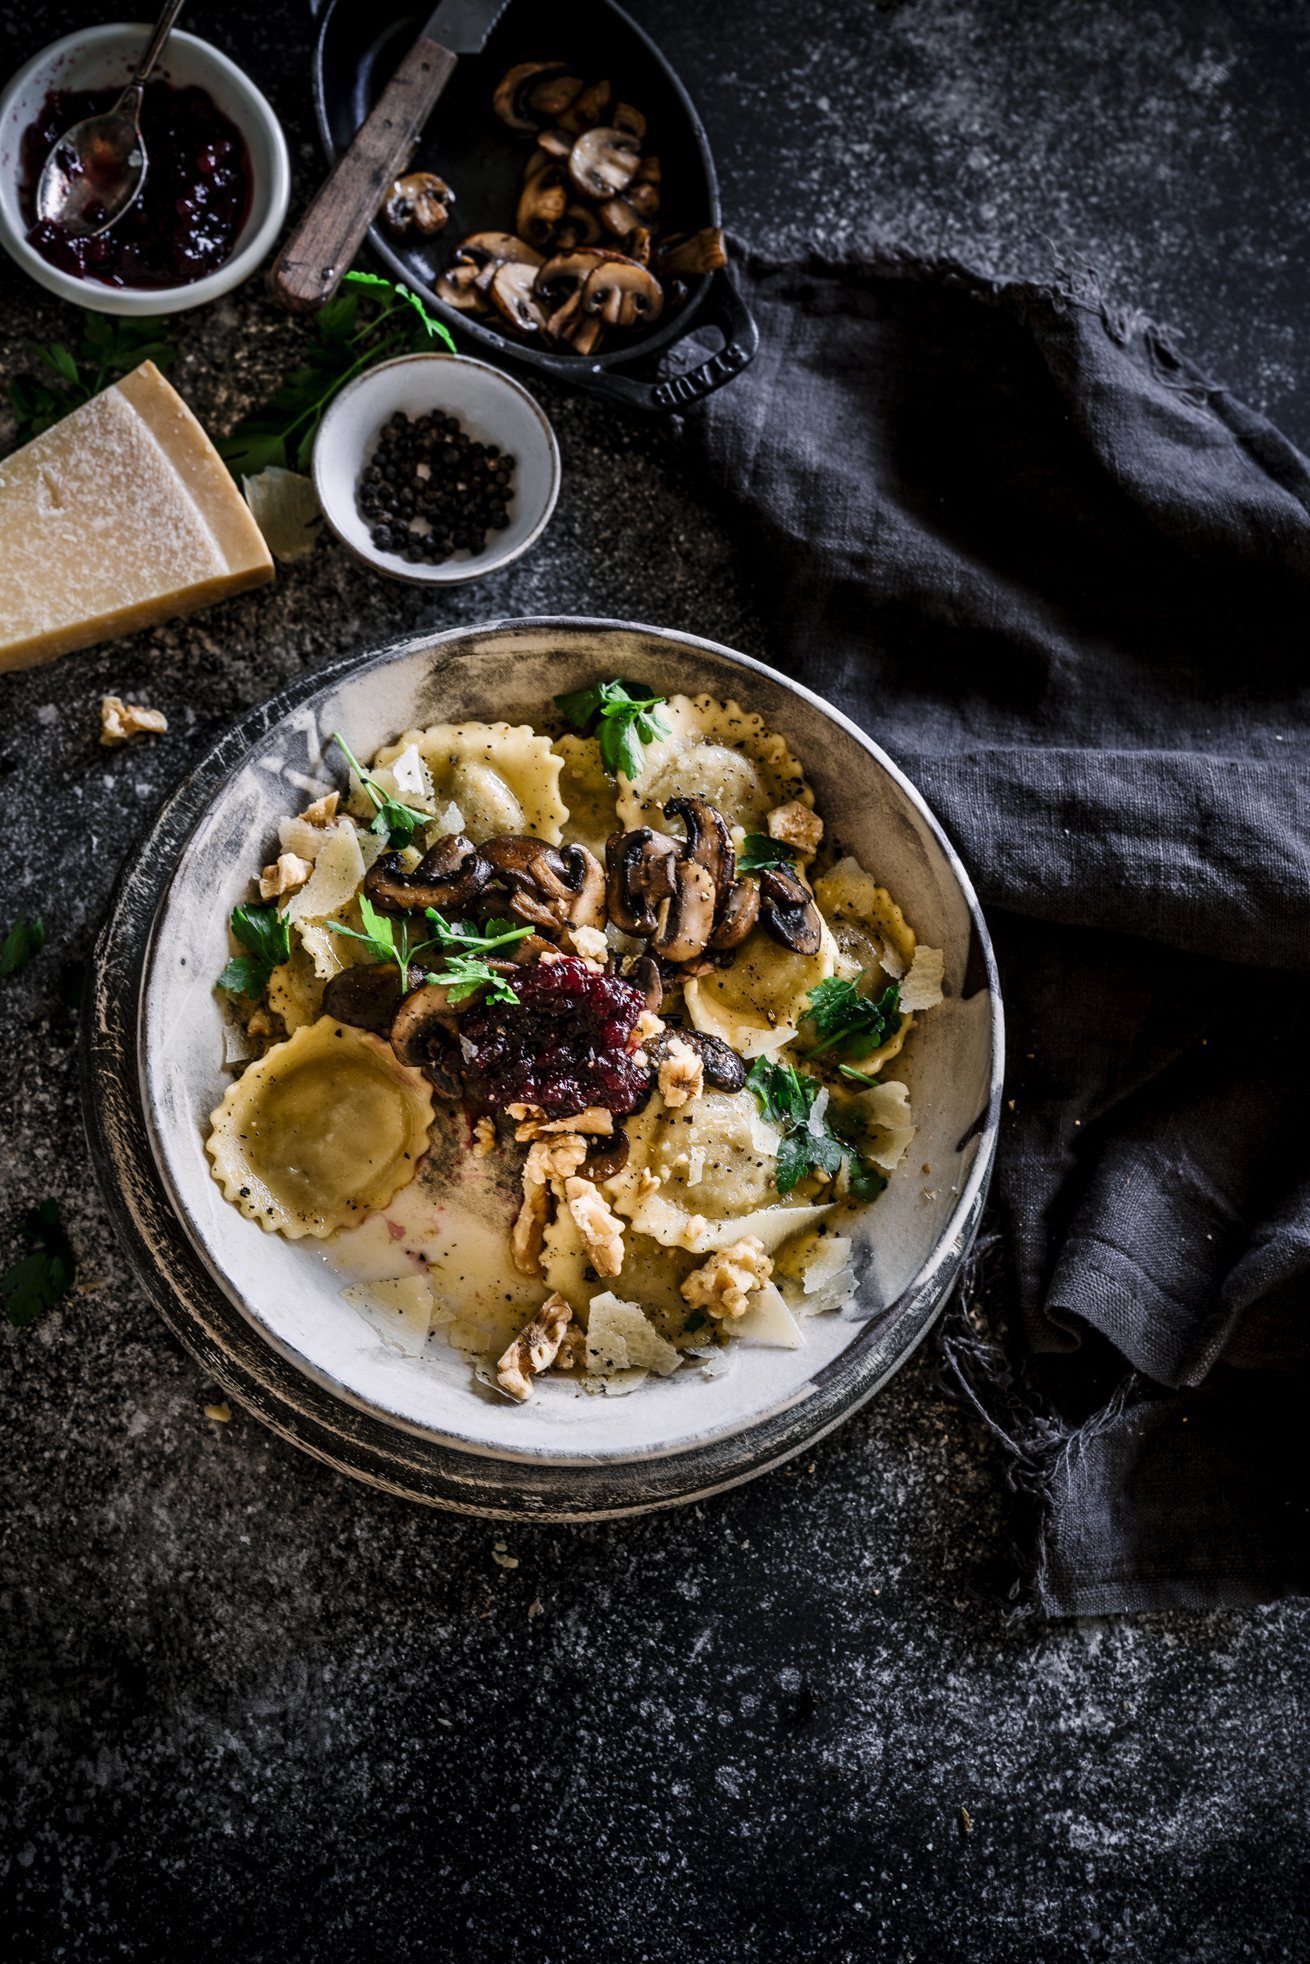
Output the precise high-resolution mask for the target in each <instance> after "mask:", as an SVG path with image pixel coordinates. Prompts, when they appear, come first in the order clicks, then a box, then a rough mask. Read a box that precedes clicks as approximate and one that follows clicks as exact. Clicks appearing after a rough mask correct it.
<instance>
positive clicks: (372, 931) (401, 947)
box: [325, 893, 432, 986]
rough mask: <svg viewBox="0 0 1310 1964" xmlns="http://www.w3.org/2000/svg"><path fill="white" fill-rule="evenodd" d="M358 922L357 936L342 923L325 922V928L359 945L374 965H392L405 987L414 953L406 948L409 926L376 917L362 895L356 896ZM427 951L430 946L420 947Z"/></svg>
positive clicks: (364, 894)
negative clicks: (360, 927)
mask: <svg viewBox="0 0 1310 1964" xmlns="http://www.w3.org/2000/svg"><path fill="white" fill-rule="evenodd" d="M359 918H360V919H361V920H362V921H363V923H364V932H363V933H362V934H361V933H360V931H359V929H358V928H357V927H347V926H346V924H345V922H344V921H327V922H326V923H325V926H326V927H327V929H328V932H329V933H331V934H344V935H346V936H347V937H348V938H349V939H350V940H351V941H362V942H363V944H364V946H365V947H366V948H367V949H368V951H369V954H370V955H371V956H372V957H373V960H374V961H375V962H394V963H395V964H396V967H397V968H398V969H399V970H400V975H401V980H402V982H404V983H405V984H406V986H408V980H409V965H410V962H411V961H412V960H413V958H414V955H415V953H417V952H418V951H417V950H416V949H414V950H412V949H411V948H410V945H409V923H408V922H407V921H405V920H399V921H393V920H392V919H391V918H390V917H389V916H388V915H386V914H379V912H378V910H377V908H376V907H375V906H374V905H373V902H372V901H371V900H370V899H369V897H368V895H367V894H366V893H361V894H360V896H359ZM421 945H422V946H423V947H430V946H431V945H432V944H431V943H430V942H424V943H422V944H421Z"/></svg>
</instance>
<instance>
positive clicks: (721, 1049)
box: [646, 1024, 746, 1091]
mask: <svg viewBox="0 0 1310 1964" xmlns="http://www.w3.org/2000/svg"><path fill="white" fill-rule="evenodd" d="M675 1043H685V1044H686V1046H687V1048H688V1049H689V1050H694V1051H695V1052H696V1054H697V1056H698V1057H699V1058H700V1060H701V1063H702V1065H703V1066H704V1070H705V1082H706V1084H711V1085H713V1087H714V1089H715V1090H716V1091H740V1090H741V1088H742V1086H743V1084H745V1082H746V1066H745V1064H744V1063H743V1062H742V1060H741V1058H740V1057H739V1056H738V1055H737V1053H736V1051H735V1050H734V1049H733V1048H732V1047H731V1045H730V1044H726V1043H724V1041H723V1039H722V1038H721V1037H712V1036H708V1035H706V1034H705V1032H704V1031H702V1030H684V1029H683V1028H681V1026H680V1025H678V1024H670V1025H669V1027H668V1028H667V1029H665V1030H661V1031H660V1033H659V1035H658V1036H655V1037H652V1038H651V1040H650V1042H649V1043H648V1044H647V1045H646V1055H647V1056H648V1057H649V1058H650V1061H651V1063H652V1064H653V1065H654V1066H655V1068H656V1070H658V1069H659V1067H660V1064H661V1063H662V1062H663V1060H664V1058H665V1056H666V1055H667V1054H668V1051H669V1049H670V1048H671V1046H672V1045H673V1044H675Z"/></svg>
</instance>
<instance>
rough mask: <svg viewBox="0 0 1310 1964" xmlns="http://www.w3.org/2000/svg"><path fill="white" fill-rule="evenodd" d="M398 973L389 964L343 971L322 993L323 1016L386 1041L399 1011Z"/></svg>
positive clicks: (332, 978) (361, 965)
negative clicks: (369, 1032) (366, 1031)
mask: <svg viewBox="0 0 1310 1964" xmlns="http://www.w3.org/2000/svg"><path fill="white" fill-rule="evenodd" d="M400 995H401V989H400V971H399V969H396V968H393V967H392V966H391V965H390V963H388V964H387V965H386V967H381V966H379V967H376V968H370V967H367V966H366V965H365V964H363V963H361V964H360V965H359V966H358V967H357V968H343V969H341V970H340V971H339V973H338V974H336V975H334V976H332V977H331V979H330V980H329V982H328V985H327V987H326V988H325V989H324V991H323V1014H324V1015H325V1016H330V1017H332V1018H333V1020H334V1021H335V1022H337V1023H349V1024H350V1026H351V1028H352V1029H356V1030H371V1031H372V1032H373V1034H374V1036H377V1037H385V1036H389V1035H390V1033H391V1025H392V1023H393V1022H394V1020H395V1015H396V1011H397V1010H398V1009H399V1007H400Z"/></svg>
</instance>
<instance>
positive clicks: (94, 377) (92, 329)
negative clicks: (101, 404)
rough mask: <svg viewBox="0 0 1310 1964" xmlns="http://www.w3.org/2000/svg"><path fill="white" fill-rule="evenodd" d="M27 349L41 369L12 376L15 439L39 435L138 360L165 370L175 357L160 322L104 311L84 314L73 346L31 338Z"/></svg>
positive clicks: (175, 352)
mask: <svg viewBox="0 0 1310 1964" xmlns="http://www.w3.org/2000/svg"><path fill="white" fill-rule="evenodd" d="M31 348H32V353H33V355H34V357H35V358H36V360H37V362H38V363H39V364H40V369H41V371H42V372H39V373H34V372H28V373H25V374H22V375H15V376H14V377H13V378H12V380H11V381H10V383H9V406H10V408H11V409H12V410H13V412H14V416H15V418H16V420H17V423H18V441H19V442H20V443H27V442H29V441H30V440H31V438H32V437H34V436H40V435H41V433H42V431H43V430H48V429H49V428H50V427H51V425H52V424H54V423H58V422H59V421H60V420H61V419H62V418H63V417H65V416H67V414H68V412H69V410H70V409H78V408H80V407H81V405H82V404H83V403H84V402H89V401H90V400H91V398H92V396H96V395H99V393H100V391H101V390H102V389H107V388H108V387H109V385H110V383H111V382H116V381H117V380H118V378H119V376H120V375H126V374H127V372H128V370H129V369H133V368H136V367H139V365H140V364H141V363H142V362H143V361H153V362H154V364H155V366H156V368H167V367H168V365H169V363H170V362H172V361H175V360H176V358H177V349H176V348H175V347H174V346H173V344H172V342H171V341H169V340H167V339H166V338H165V336H164V332H163V328H162V323H160V322H158V321H153V320H116V319H113V318H111V317H110V316H109V315H107V314H88V315H87V316H86V318H85V320H84V321H83V323H82V332H81V337H80V340H79V341H78V344H77V348H76V350H74V349H72V348H70V347H68V345H67V344H66V343H65V342H63V341H54V342H51V343H50V345H49V346H41V345H40V344H38V343H35V342H33V343H32V344H31Z"/></svg>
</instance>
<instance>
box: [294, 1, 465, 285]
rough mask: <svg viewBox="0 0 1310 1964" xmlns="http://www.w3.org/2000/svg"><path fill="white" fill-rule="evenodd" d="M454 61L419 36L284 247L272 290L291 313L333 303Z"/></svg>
mask: <svg viewBox="0 0 1310 1964" xmlns="http://www.w3.org/2000/svg"><path fill="white" fill-rule="evenodd" d="M456 60H457V57H456V56H455V55H453V54H452V53H451V52H450V50H449V49H448V48H443V47H442V46H441V44H440V43H439V42H437V41H432V40H429V38H428V37H427V35H425V34H421V35H420V36H419V38H418V40H417V41H416V42H415V43H414V46H413V47H412V48H411V49H410V51H409V53H408V54H407V55H406V56H405V58H404V60H403V61H402V62H401V64H400V66H399V68H397V70H396V72H395V74H394V75H393V76H392V78H391V80H390V81H389V82H388V83H387V86H386V88H385V89H384V90H383V92H382V94H381V95H380V96H379V97H378V100H377V102H376V103H375V104H374V106H373V109H372V111H371V112H370V114H369V116H368V118H367V120H366V121H365V122H363V123H362V124H361V125H360V127H359V129H358V130H357V131H356V133H355V138H354V141H353V142H352V143H351V145H350V148H349V149H348V150H347V151H345V152H344V153H343V155H342V156H341V158H340V159H339V161H338V163H337V165H336V168H335V169H334V170H333V172H332V174H331V176H330V177H329V178H328V179H327V182H326V183H325V184H324V185H323V186H322V188H321V189H320V191H319V193H318V195H317V197H316V198H315V199H314V202H313V203H312V204H311V205H310V207H309V210H308V211H307V212H306V213H305V215H304V217H303V218H302V219H301V221H300V223H299V224H298V225H297V227H296V229H295V231H294V232H293V233H292V234H291V237H290V238H289V239H288V240H287V243H286V244H285V245H284V246H283V248H282V250H281V252H280V253H279V254H278V257H277V259H276V260H275V261H274V262H273V267H272V270H271V272H270V273H269V276H268V279H269V285H270V286H271V287H272V289H273V292H274V294H275V295H276V296H277V298H278V299H279V300H280V301H281V302H282V305H283V306H284V307H287V308H289V309H290V311H291V312H292V313H295V314H301V313H309V312H312V311H313V309H314V308H316V307H321V306H322V305H323V303H324V302H325V301H327V300H330V299H331V298H332V295H333V294H334V293H335V292H336V290H337V288H338V286H339V285H340V284H341V281H342V279H343V278H344V276H345V273H346V270H347V268H348V267H349V265H350V263H351V261H352V260H353V259H354V257H355V254H356V253H357V252H358V251H359V247H360V243H361V241H362V240H363V237H364V234H365V233H366V232H367V230H368V228H369V226H370V225H371V224H372V223H373V220H374V219H375V218H376V217H377V215H378V212H379V211H380V209H381V206H382V200H383V199H384V198H385V196H386V194H387V191H388V189H389V187H390V185H391V183H392V180H393V179H394V178H396V177H398V176H399V175H400V173H401V171H402V170H403V169H404V168H405V165H406V163H407V162H408V160H409V157H410V155H411V153H412V152H413V149H414V145H415V143H416V142H417V140H418V138H419V135H420V133H421V131H422V129H423V125H424V123H426V121H427V119H428V117H429V116H430V115H431V113H432V109H433V106H434V105H435V103H436V100H437V97H438V96H439V95H440V94H441V91H442V90H443V89H444V88H445V86H446V83H447V82H448V81H449V80H450V78H451V76H452V75H453V74H454V72H455V64H456Z"/></svg>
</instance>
